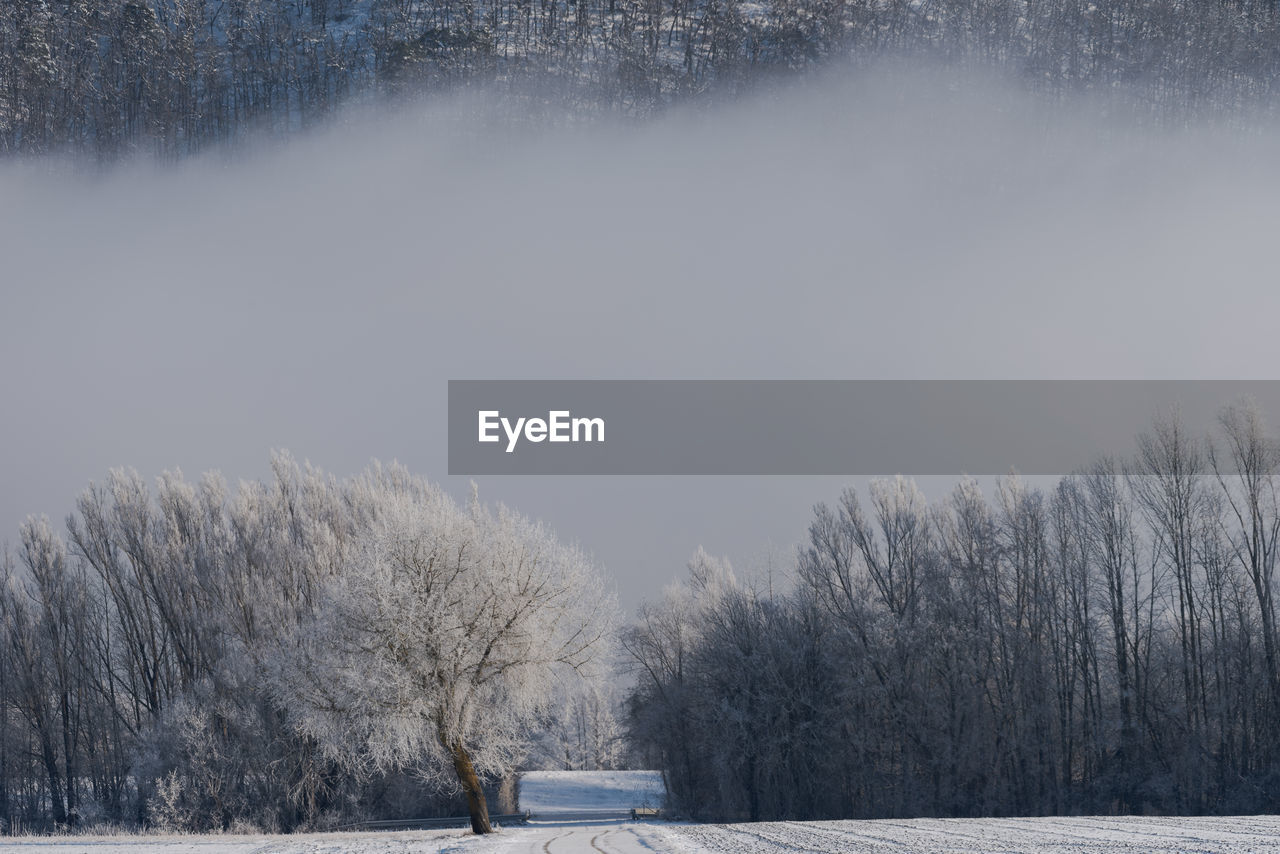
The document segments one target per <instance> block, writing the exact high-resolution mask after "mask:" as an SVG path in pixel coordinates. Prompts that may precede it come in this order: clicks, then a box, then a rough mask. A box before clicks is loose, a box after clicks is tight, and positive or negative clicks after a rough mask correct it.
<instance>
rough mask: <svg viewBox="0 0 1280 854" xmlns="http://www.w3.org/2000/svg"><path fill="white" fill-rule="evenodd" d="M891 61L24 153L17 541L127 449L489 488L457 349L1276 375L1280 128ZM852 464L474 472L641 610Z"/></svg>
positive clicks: (13, 518) (8, 242)
mask: <svg viewBox="0 0 1280 854" xmlns="http://www.w3.org/2000/svg"><path fill="white" fill-rule="evenodd" d="M891 76H892V75H890V74H871V75H865V74H864V75H861V76H859V77H858V78H857V79H856V80H854V81H852V82H850V81H848V80H845V81H841V80H840V79H839V77H840V75H834V76H833V79H830V80H827V81H825V82H822V83H814V84H811V85H808V86H806V87H802V88H798V89H792V90H789V91H787V92H785V93H777V94H774V95H769V96H760V97H757V98H755V99H752V100H750V101H748V102H745V103H740V104H738V105H736V106H732V107H721V108H717V109H715V110H704V111H694V110H684V111H676V112H674V113H672V114H670V115H668V116H666V117H664V118H661V119H658V120H656V121H652V122H648V123H608V122H605V123H602V124H600V125H594V126H589V127H588V126H584V125H577V126H575V127H572V128H568V129H566V128H564V127H561V128H558V129H555V128H552V129H548V127H546V126H545V125H543V126H539V125H537V123H530V122H515V121H511V120H510V117H503V116H501V115H497V114H495V113H494V111H492V110H488V109H485V108H484V106H483V103H482V99H472V100H467V101H462V102H459V101H449V102H447V103H442V102H430V103H426V104H423V105H418V106H415V107H412V108H409V107H406V108H404V109H403V110H402V111H401V112H400V113H398V114H396V115H394V116H382V117H380V118H377V119H376V120H370V119H369V118H368V117H367V116H364V117H362V118H357V117H355V116H352V117H351V118H350V119H349V120H348V121H346V122H342V123H339V125H338V126H337V127H334V128H332V129H329V130H327V131H324V132H322V133H317V134H314V135H312V136H310V137H307V138H305V139H296V140H294V141H292V142H289V143H287V144H283V145H276V146H273V147H270V148H268V149H264V150H260V151H257V152H256V153H252V154H244V155H238V156H236V157H234V158H230V157H226V156H220V155H216V156H209V157H205V158H199V159H196V160H193V161H187V162H185V163H183V164H181V165H178V166H167V167H163V168H160V167H146V166H130V167H125V168H119V169H116V170H113V171H111V172H109V173H108V174H106V175H104V176H96V177H86V175H84V174H83V172H78V171H76V170H68V169H66V168H64V167H62V166H60V165H58V164H49V163H37V164H31V163H13V162H10V163H8V164H5V165H0V282H2V283H3V292H2V294H3V296H2V297H0V299H2V302H0V318H2V320H0V323H2V328H0V366H3V367H2V368H0V400H3V401H4V403H3V409H2V410H0V413H2V414H0V532H3V533H0V538H3V539H8V540H9V541H10V542H12V541H14V540H15V539H16V529H17V526H18V524H19V523H20V521H21V520H22V518H24V517H25V515H26V514H27V513H37V514H38V513H44V514H48V515H49V516H51V517H52V518H54V519H56V520H61V519H62V518H63V517H64V516H65V514H66V513H67V511H68V510H69V509H70V507H71V506H72V502H73V500H74V498H75V496H76V495H77V494H78V493H79V491H80V490H81V489H83V488H84V487H85V486H86V485H87V483H88V482H89V481H90V480H93V479H101V478H102V477H103V476H104V475H105V473H106V471H107V469H108V468H110V467H113V466H122V465H127V466H133V467H136V468H137V469H138V470H139V471H141V472H142V473H143V474H145V475H147V476H154V475H156V474H158V473H159V472H160V471H162V470H163V469H166V468H175V467H176V468H181V469H182V470H183V472H184V473H186V474H187V475H188V476H189V477H194V476H196V475H198V474H199V473H200V472H202V471H204V470H206V469H210V468H217V469H220V470H221V471H222V472H223V473H224V474H225V475H226V476H227V478H228V479H229V480H230V481H232V482H233V483H234V482H235V481H236V480H238V479H240V478H257V477H262V476H264V475H265V474H266V472H267V461H268V454H269V451H270V449H272V448H288V449H290V450H291V451H292V452H293V453H294V454H295V455H296V456H297V457H299V458H305V459H309V460H310V461H312V462H313V463H315V464H317V465H319V466H321V467H323V468H325V469H326V470H329V471H332V472H334V473H336V474H339V475H346V474H350V473H353V472H355V471H357V470H359V469H360V468H362V467H363V466H364V465H365V464H366V463H367V462H368V461H369V460H371V459H373V458H380V459H383V460H390V459H398V460H399V461H401V462H403V463H405V464H407V465H408V466H409V467H410V468H411V469H413V470H414V471H416V472H419V473H422V474H424V475H426V476H428V477H430V478H434V479H437V480H441V481H444V482H446V483H447V484H448V485H449V487H450V488H451V489H452V490H454V491H455V492H456V493H457V494H459V495H462V494H465V492H466V481H467V479H466V478H447V477H445V473H446V469H447V466H446V446H445V435H444V429H445V402H446V381H447V380H449V379H451V378H452V379H463V378H471V379H487V378H515V379H533V378H565V379H573V378H592V379H596V378H675V379H679V378H727V379H737V378H761V379H774V378H806V379H809V378H813V379H826V378H832V379H836V378H849V379H859V378H984V379H985V378H1006V377H1009V378H1035V377H1044V378H1101V377H1125V378H1270V377H1275V376H1276V371H1275V368H1274V364H1275V362H1274V356H1275V354H1276V353H1277V350H1278V349H1280V348H1278V347H1277V346H1276V344H1275V339H1274V331H1273V330H1274V328H1275V326H1276V322H1275V318H1276V317H1277V310H1278V309H1280V288H1277V287H1276V284H1277V283H1278V282H1280V274H1277V272H1276V270H1277V261H1276V257H1275V249H1274V247H1275V242H1276V225H1277V223H1280V163H1278V162H1277V161H1276V158H1275V157H1274V151H1275V145H1276V142H1277V141H1280V133H1277V132H1275V131H1272V130H1269V129H1262V130H1256V131H1253V132H1251V133H1250V134H1247V135H1245V134H1240V133H1229V132H1226V131H1219V130H1215V129H1212V128H1202V129H1198V130H1195V131H1183V132H1179V133H1176V134H1174V133H1169V132H1160V133H1156V132H1135V131H1132V130H1126V129H1125V128H1124V127H1123V123H1122V120H1120V119H1110V120H1108V119H1104V118H1100V117H1099V116H1100V113H1101V112H1102V111H1101V110H1100V109H1099V108H1098V107H1097V106H1096V105H1095V106H1094V107H1089V106H1075V107H1069V108H1068V107H1057V108H1054V109H1052V110H1050V109H1048V108H1046V107H1044V106H1041V105H1037V104H1036V103H1035V102H1034V101H1032V100H1030V99H1027V98H1024V97H1021V96H1018V95H1015V94H1013V93H1011V92H1010V91H1008V90H1005V89H1002V88H1000V87H998V86H993V85H991V84H990V83H982V82H976V81H969V82H965V83H956V82H954V81H944V80H943V79H942V78H936V79H934V78H931V77H930V76H929V75H927V74H921V75H913V76H912V77H911V78H910V79H909V80H905V81H904V80H900V79H899V80H895V81H893V82H890V79H889V78H890V77H891ZM850 441H851V442H853V441H856V437H852V436H851V437H850ZM845 480H846V479H845V478H826V479H824V478H808V479H804V478H747V477H740V478H650V477H634V478H568V477H561V478H537V479H520V478H506V479H502V478H485V479H480V480H479V486H480V490H481V495H482V496H483V497H487V498H489V499H501V500H504V501H507V502H508V503H510V504H512V505H514V506H516V507H518V508H520V509H521V510H523V511H525V512H526V513H528V514H530V515H533V516H536V517H540V518H543V519H546V520H548V521H549V522H550V523H551V524H552V525H553V526H554V527H555V528H556V529H557V531H558V532H559V533H560V534H561V535H562V536H564V537H566V538H569V539H576V540H578V541H579V542H581V543H582V544H583V545H584V546H585V547H586V548H587V549H589V550H590V551H592V552H593V553H594V554H595V555H596V556H597V557H598V559H599V560H600V561H601V562H602V563H603V564H604V565H605V566H606V567H607V568H608V570H609V572H610V573H611V574H612V576H613V577H614V578H616V579H617V581H618V585H619V588H620V592H621V594H622V598H623V601H624V603H625V604H626V605H628V606H633V605H634V604H635V603H636V602H637V601H638V599H639V598H640V597H641V596H642V595H644V592H645V591H646V590H650V589H654V588H656V587H659V586H661V585H662V584H664V583H666V582H667V581H668V580H670V579H671V578H672V577H674V576H675V575H676V574H677V573H678V572H680V571H681V569H682V566H683V564H684V562H685V561H686V560H687V558H688V557H689V555H690V554H691V552H692V551H693V550H694V548H695V547H697V546H698V545H699V544H701V545H703V546H705V547H706V548H707V549H708V550H709V551H711V552H714V553H719V554H728V555H729V556H730V557H731V558H732V559H733V560H734V562H735V563H736V564H740V565H741V564H753V563H754V564H757V565H763V563H764V562H765V560H766V555H768V554H769V553H770V552H771V551H772V554H773V559H774V561H775V562H777V563H779V564H784V563H786V562H787V561H788V560H789V557H790V554H791V551H792V549H793V546H794V543H796V542H797V541H799V540H800V539H801V538H803V536H804V534H805V528H806V526H807V523H808V520H809V516H810V509H811V507H812V505H813V504H814V503H815V502H817V501H820V500H830V499H832V498H834V497H835V496H836V494H837V493H838V491H839V488H840V486H841V484H842V483H844V482H845ZM947 482H949V481H947ZM928 486H929V488H930V491H932V492H935V494H936V492H940V491H941V490H942V489H943V485H942V483H934V484H928Z"/></svg>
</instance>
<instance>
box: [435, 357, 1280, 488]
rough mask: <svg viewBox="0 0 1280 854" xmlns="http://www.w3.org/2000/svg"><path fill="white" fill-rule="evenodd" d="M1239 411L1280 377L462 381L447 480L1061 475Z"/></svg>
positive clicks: (1263, 398)
mask: <svg viewBox="0 0 1280 854" xmlns="http://www.w3.org/2000/svg"><path fill="white" fill-rule="evenodd" d="M1239 404H1247V405H1251V406H1255V407H1256V408H1257V410H1258V411H1259V412H1260V414H1261V416H1262V419H1263V422H1264V423H1265V424H1271V425H1274V424H1278V423H1280V381H1272V380H1259V381H1252V380H1249V381H1246V380H1241V381H1236V380H1213V381H1145V380H1144V381H1138V380H1115V381H1112V380H1048V381H1046V380H1010V381H1003V380H960V381H951V380H921V381H911V380H851V381H827V380H814V381H809V380H760V381H757V380H747V381H735V380H714V381H701V380H451V381H450V382H449V473H450V474H452V475H498V474H531V475H551V474H575V475H581V474H611V475H618V474H661V475H672V474H688V475H725V474H744V475H833V474H835V475H891V474H904V475H958V474H971V475H983V474H1002V473H1007V472H1008V471H1010V469H1016V470H1017V471H1019V472H1021V473H1023V474H1027V475H1061V474H1067V473H1069V472H1072V471H1076V470H1079V469H1081V468H1083V467H1085V466H1087V465H1089V464H1090V463H1092V462H1093V461H1094V460H1096V459H1098V458H1099V457H1100V456H1103V455H1109V456H1113V457H1116V458H1119V459H1120V460H1122V461H1124V460H1128V459H1130V458H1132V456H1133V453H1134V450H1135V447H1136V438H1137V436H1138V434H1139V433H1141V432H1144V431H1149V430H1150V429H1151V426H1152V423H1153V419H1155V418H1156V417H1158V416H1161V417H1167V416H1169V415H1171V414H1173V413H1175V412H1176V413H1177V417H1178V419H1179V420H1180V421H1181V422H1182V424H1183V426H1184V427H1185V428H1186V429H1187V430H1188V431H1189V432H1190V433H1192V434H1193V435H1195V436H1197V437H1200V436H1208V435H1210V434H1213V433H1216V432H1218V431H1217V422H1218V416H1219V414H1220V413H1221V412H1222V410H1223V408H1224V407H1226V406H1229V405H1239ZM482 437H483V439H482Z"/></svg>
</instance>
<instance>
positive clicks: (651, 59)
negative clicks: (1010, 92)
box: [0, 0, 1280, 157]
mask: <svg viewBox="0 0 1280 854" xmlns="http://www.w3.org/2000/svg"><path fill="white" fill-rule="evenodd" d="M1277 26H1278V24H1277V17H1276V15H1275V14H1274V9H1273V7H1272V5H1271V4H1268V3H1262V2H1257V0H1227V2H1219V0H1214V2H1191V3H1173V4H1170V3H1167V2H1164V0H1096V2H1091V0H1045V1H1044V2H1036V3H1030V2H1024V0H929V2H919V0H887V1H884V0H762V2H755V0H289V1H288V2H272V1H271V0H218V2H213V0H9V2H6V3H4V4H0V150H2V151H8V152H44V151H51V150H67V149H70V150H73V151H81V152H88V153H91V154H95V155H97V156H100V157H111V156H115V155H118V154H120V153H122V152H130V151H150V152H155V153H158V154H161V155H176V154H183V153H187V152H191V151H195V150H198V149H200V148H202V147H204V146H207V145H209V144H210V143H215V142H221V141H227V140H231V139H235V138H238V137H239V136H241V135H242V134H243V133H244V131H245V130H247V129H274V130H277V131H286V130H292V129H297V128H302V127H306V126H308V125H310V124H312V123H314V122H316V121H318V120H321V119H322V118H323V117H324V116H325V115H326V114H327V113H329V112H330V111H331V110H332V109H333V108H334V107H335V106H336V105H338V104H341V103H344V102H345V101H347V100H349V99H351V98H352V97H356V96H367V95H370V94H386V93H388V92H406V91H407V92H417V91H433V90H439V89H441V88H442V87H446V86H448V87H453V86H459V85H470V84H473V83H483V84H484V85H486V86H488V87H489V88H490V90H491V91H494V92H505V93H508V94H511V95H513V96H514V97H516V98H523V99H524V100H526V101H528V102H530V103H533V102H541V101H543V100H545V99H546V97H547V95H548V94H551V95H554V96H558V97H560V98H561V99H563V100H564V101H565V102H566V103H567V104H569V105H570V106H572V107H573V108H580V109H585V110H590V111H612V112H622V113H626V114H644V113H647V112H650V111H652V110H654V109H658V108H660V107H661V106H663V105H665V104H670V103H672V102H675V101H678V100H681V99H685V98H689V97H694V96H698V95H700V94H703V93H706V92H708V91H720V92H734V91H738V90H739V89H741V88H742V87H743V86H746V85H749V84H750V83H751V82H752V81H754V80H757V79H759V78H761V77H767V76H774V75H776V74H778V73H789V72H794V71H797V70H802V69H805V68H810V67H813V66H814V65H816V64H819V63H821V62H823V61H825V60H827V59H828V58H831V57H839V58H844V59H850V58H852V59H855V60H857V59H867V58H875V57H878V56H884V55H886V54H889V53H894V52H899V51H903V50H911V51H920V50H923V51H925V52H926V53H928V54H930V55H933V56H936V57H940V58H941V59H943V60H944V61H947V62H950V63H955V64H958V65H960V66H964V65H968V64H976V65H979V66H981V67H983V68H995V69H1000V70H1002V71H1006V72H1008V73H1010V74H1012V75H1014V76H1015V77H1018V78H1020V79H1022V80H1024V81H1025V82H1026V83H1027V84H1028V85H1030V86H1031V87H1033V88H1035V89H1040V90H1045V91H1048V92H1050V93H1053V94H1063V93H1067V92H1074V91H1092V92H1098V93H1103V94H1106V95H1112V94H1114V93H1115V92H1116V91H1124V92H1128V93H1130V94H1132V95H1133V96H1134V98H1135V103H1138V104H1141V105H1145V106H1146V107H1148V108H1150V109H1151V110H1153V111H1154V112H1155V113H1157V114H1159V115H1168V114H1174V115H1182V114H1184V113H1185V112H1186V111H1202V110H1228V111H1229V110H1233V109H1235V108H1237V107H1239V106H1241V105H1243V104H1256V103H1257V102H1260V101H1265V100H1267V99H1269V98H1270V97H1271V96H1273V95H1274V94H1275V91H1276V79H1277V68H1280V38H1277V35H1278V34H1280V33H1278V32H1277Z"/></svg>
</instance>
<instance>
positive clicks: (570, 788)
mask: <svg viewBox="0 0 1280 854" xmlns="http://www.w3.org/2000/svg"><path fill="white" fill-rule="evenodd" d="M662 797H663V787H662V775H661V774H659V773H658V772H657V771H528V772H526V773H525V774H523V775H522V776H521V777H520V809H522V810H528V811H529V812H531V813H533V814H534V815H537V816H547V817H549V816H552V815H555V814H558V813H559V814H563V813H578V812H586V811H590V810H612V811H617V810H630V809H631V808H633V807H654V808H657V807H661V806H662Z"/></svg>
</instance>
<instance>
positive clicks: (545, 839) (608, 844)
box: [471, 821, 699, 854]
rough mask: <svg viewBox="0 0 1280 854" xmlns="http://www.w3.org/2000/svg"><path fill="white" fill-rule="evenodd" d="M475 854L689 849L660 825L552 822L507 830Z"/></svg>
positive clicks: (648, 853) (628, 853) (633, 853)
mask: <svg viewBox="0 0 1280 854" xmlns="http://www.w3.org/2000/svg"><path fill="white" fill-rule="evenodd" d="M485 842H486V843H489V844H486V845H485V846H484V847H483V848H482V847H481V846H480V845H477V846H476V847H475V848H472V849H471V852H473V854H481V852H482V851H483V854H491V852H492V854H654V852H666V851H672V852H684V851H686V850H688V851H696V850H699V849H692V848H686V846H685V845H684V844H682V843H681V841H680V840H679V839H678V837H675V836H673V835H672V834H671V833H670V831H669V830H667V829H666V828H665V827H662V826H660V825H650V824H643V823H634V822H629V821H627V822H623V821H617V822H608V823H594V822H549V823H547V824H545V825H539V824H537V823H534V824H532V825H530V826H528V827H522V828H516V829H514V830H511V831H505V832H504V833H503V834H502V838H501V839H496V840H492V841H490V840H485Z"/></svg>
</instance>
